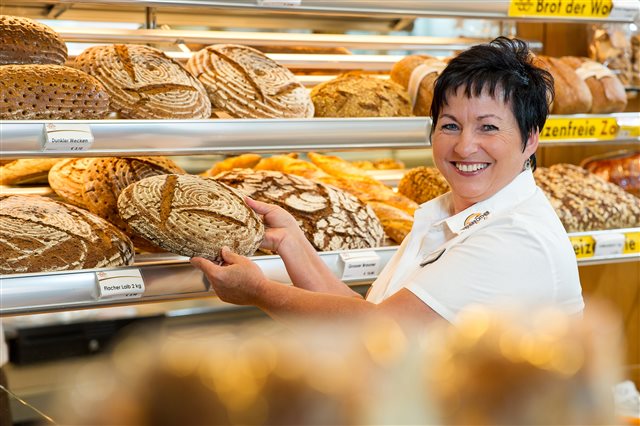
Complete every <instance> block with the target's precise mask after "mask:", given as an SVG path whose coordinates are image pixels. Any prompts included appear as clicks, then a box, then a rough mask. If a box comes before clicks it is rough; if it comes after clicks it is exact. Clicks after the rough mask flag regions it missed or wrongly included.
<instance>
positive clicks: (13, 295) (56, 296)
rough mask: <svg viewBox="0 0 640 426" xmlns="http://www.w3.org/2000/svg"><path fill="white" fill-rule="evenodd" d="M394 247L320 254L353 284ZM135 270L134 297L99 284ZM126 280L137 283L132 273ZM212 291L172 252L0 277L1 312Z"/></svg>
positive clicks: (272, 269)
mask: <svg viewBox="0 0 640 426" xmlns="http://www.w3.org/2000/svg"><path fill="white" fill-rule="evenodd" d="M396 249H397V247H380V248H375V249H366V250H349V251H340V252H322V253H320V257H321V258H322V260H323V261H324V262H325V264H327V266H329V268H330V269H331V270H332V271H333V272H334V274H336V276H338V277H341V278H343V280H344V281H345V282H347V283H354V284H355V283H358V282H362V281H371V280H372V279H374V278H375V277H376V276H377V272H379V271H380V270H381V269H382V267H384V265H386V264H387V262H388V261H389V260H390V259H391V256H393V254H394V253H395V252H396ZM251 259H252V260H254V261H255V262H256V263H257V264H258V266H259V267H260V268H261V269H262V271H263V272H264V274H265V275H266V276H267V277H268V278H269V279H272V280H275V281H279V282H283V283H290V279H289V277H288V275H287V272H286V270H285V267H284V264H283V262H282V259H281V258H280V257H279V256H254V257H252V258H251ZM360 261H361V262H364V261H366V262H367V263H368V264H369V265H370V264H372V263H375V264H376V265H377V266H376V268H375V269H376V270H375V271H372V269H371V268H370V267H367V268H364V269H362V270H359V269H358V262H360ZM347 264H348V265H355V266H356V267H355V268H354V267H352V268H349V270H348V271H347V273H345V265H347ZM137 271H139V273H140V275H141V276H142V281H143V282H144V285H143V287H144V289H143V292H142V293H138V294H135V296H134V293H133V292H134V290H128V289H126V288H120V289H113V287H111V288H105V287H104V286H101V285H100V284H99V283H98V277H99V276H100V274H101V273H106V274H117V275H124V274H126V276H127V277H133V276H135V275H136V272H137ZM354 271H355V272H354ZM103 279H104V277H103ZM128 280H133V281H132V282H135V279H134V278H128ZM103 282H106V281H103ZM111 282H112V283H113V282H115V281H111ZM127 282H129V281H127ZM118 285H119V286H120V284H118ZM125 285H126V284H123V285H122V286H125ZM114 292H116V294H114ZM123 292H124V293H123ZM127 292H129V293H127ZM212 296H214V293H213V292H211V291H210V287H209V284H208V283H207V282H206V280H205V279H204V277H203V275H202V273H201V272H200V271H199V270H197V269H196V268H194V267H192V266H191V265H190V264H189V259H188V258H186V257H182V256H176V255H172V254H153V255H140V256H138V257H137V258H136V262H135V264H134V265H132V266H127V267H121V268H113V269H84V270H77V271H62V272H49V273H30V274H11V275H1V276H0V301H1V303H0V316H1V315H22V314H33V313H44V312H54V311H64V310H69V309H85V308H99V307H106V306H116V305H126V304H138V303H146V302H160V301H169V300H180V299H190V298H202V297H212Z"/></svg>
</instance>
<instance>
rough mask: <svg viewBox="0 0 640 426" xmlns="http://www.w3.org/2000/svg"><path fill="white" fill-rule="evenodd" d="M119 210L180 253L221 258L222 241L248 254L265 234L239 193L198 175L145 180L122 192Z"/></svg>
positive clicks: (149, 236) (150, 236) (137, 228)
mask: <svg viewBox="0 0 640 426" xmlns="http://www.w3.org/2000/svg"><path fill="white" fill-rule="evenodd" d="M118 209H119V211H120V216H121V217H122V219H124V220H125V221H126V222H127V223H128V224H129V225H130V226H131V227H132V228H133V229H134V230H135V231H136V232H137V233H138V234H140V235H143V236H144V237H145V238H146V239H148V240H149V241H152V242H153V243H154V244H156V245H158V246H159V247H162V248H163V249H165V250H167V251H170V252H172V253H176V254H179V255H182V256H189V257H194V256H198V257H204V258H207V259H210V260H212V261H214V262H219V261H221V260H222V258H221V257H220V250H221V249H222V247H223V246H227V247H229V248H230V249H231V250H233V251H234V252H236V253H238V254H241V255H245V256H247V255H251V254H253V253H254V252H255V251H256V250H257V249H258V247H259V246H260V243H261V242H262V239H263V237H264V225H263V224H262V220H261V219H260V217H259V216H258V215H257V214H256V213H255V212H254V211H253V210H252V209H251V208H250V207H249V206H247V205H246V204H245V202H244V199H243V195H242V194H241V193H240V192H238V191H236V190H235V189H233V188H231V187H229V186H226V185H224V184H222V183H219V182H216V181H215V180H213V179H204V178H201V177H199V176H192V175H162V176H152V177H150V178H146V179H143V180H141V181H139V182H136V183H134V184H132V185H130V186H128V187H127V188H126V189H125V190H124V191H123V192H122V194H120V197H119V198H118Z"/></svg>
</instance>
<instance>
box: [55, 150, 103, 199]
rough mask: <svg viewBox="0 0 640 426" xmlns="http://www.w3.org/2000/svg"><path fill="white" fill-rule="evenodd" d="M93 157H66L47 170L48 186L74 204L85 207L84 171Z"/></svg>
mask: <svg viewBox="0 0 640 426" xmlns="http://www.w3.org/2000/svg"><path fill="white" fill-rule="evenodd" d="M93 160H94V159H93V158H67V159H65V160H62V161H59V162H57V163H56V164H55V165H54V166H53V167H51V170H49V186H50V187H51V189H53V190H54V191H55V193H56V194H58V196H59V197H60V198H62V199H63V200H64V201H65V202H67V203H69V204H73V205H74V206H78V207H82V208H87V205H86V203H85V202H84V199H83V198H82V193H83V192H84V180H83V179H84V172H85V170H87V168H88V167H89V165H90V164H91V162H92V161H93Z"/></svg>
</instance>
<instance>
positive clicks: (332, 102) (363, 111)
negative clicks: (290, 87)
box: [311, 73, 411, 117]
mask: <svg viewBox="0 0 640 426" xmlns="http://www.w3.org/2000/svg"><path fill="white" fill-rule="evenodd" d="M311 99H312V100H313V104H314V107H315V111H316V112H315V116H316V117H407V116H410V115H411V101H410V100H409V95H408V94H407V92H406V91H405V89H404V88H403V87H402V86H400V85H399V84H397V83H394V82H393V81H389V80H382V79H379V78H376V77H371V76H368V75H364V74H360V73H347V74H342V75H340V76H338V77H336V78H334V79H333V80H329V81H326V82H324V83H321V84H319V85H317V86H315V87H314V88H313V89H312V90H311Z"/></svg>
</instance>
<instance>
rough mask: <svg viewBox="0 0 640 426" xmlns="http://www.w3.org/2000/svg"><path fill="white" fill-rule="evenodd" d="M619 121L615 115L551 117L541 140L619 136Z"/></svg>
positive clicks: (594, 138)
mask: <svg viewBox="0 0 640 426" xmlns="http://www.w3.org/2000/svg"><path fill="white" fill-rule="evenodd" d="M619 129H620V128H619V126H618V122H617V120H616V119H615V118H613V117H588V118H563V117H551V118H549V119H547V122H546V123H545V125H544V128H543V129H542V132H540V140H545V141H553V140H567V139H572V140H576V139H577V140H599V141H606V140H612V139H615V138H616V137H617V136H618V130H619Z"/></svg>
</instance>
